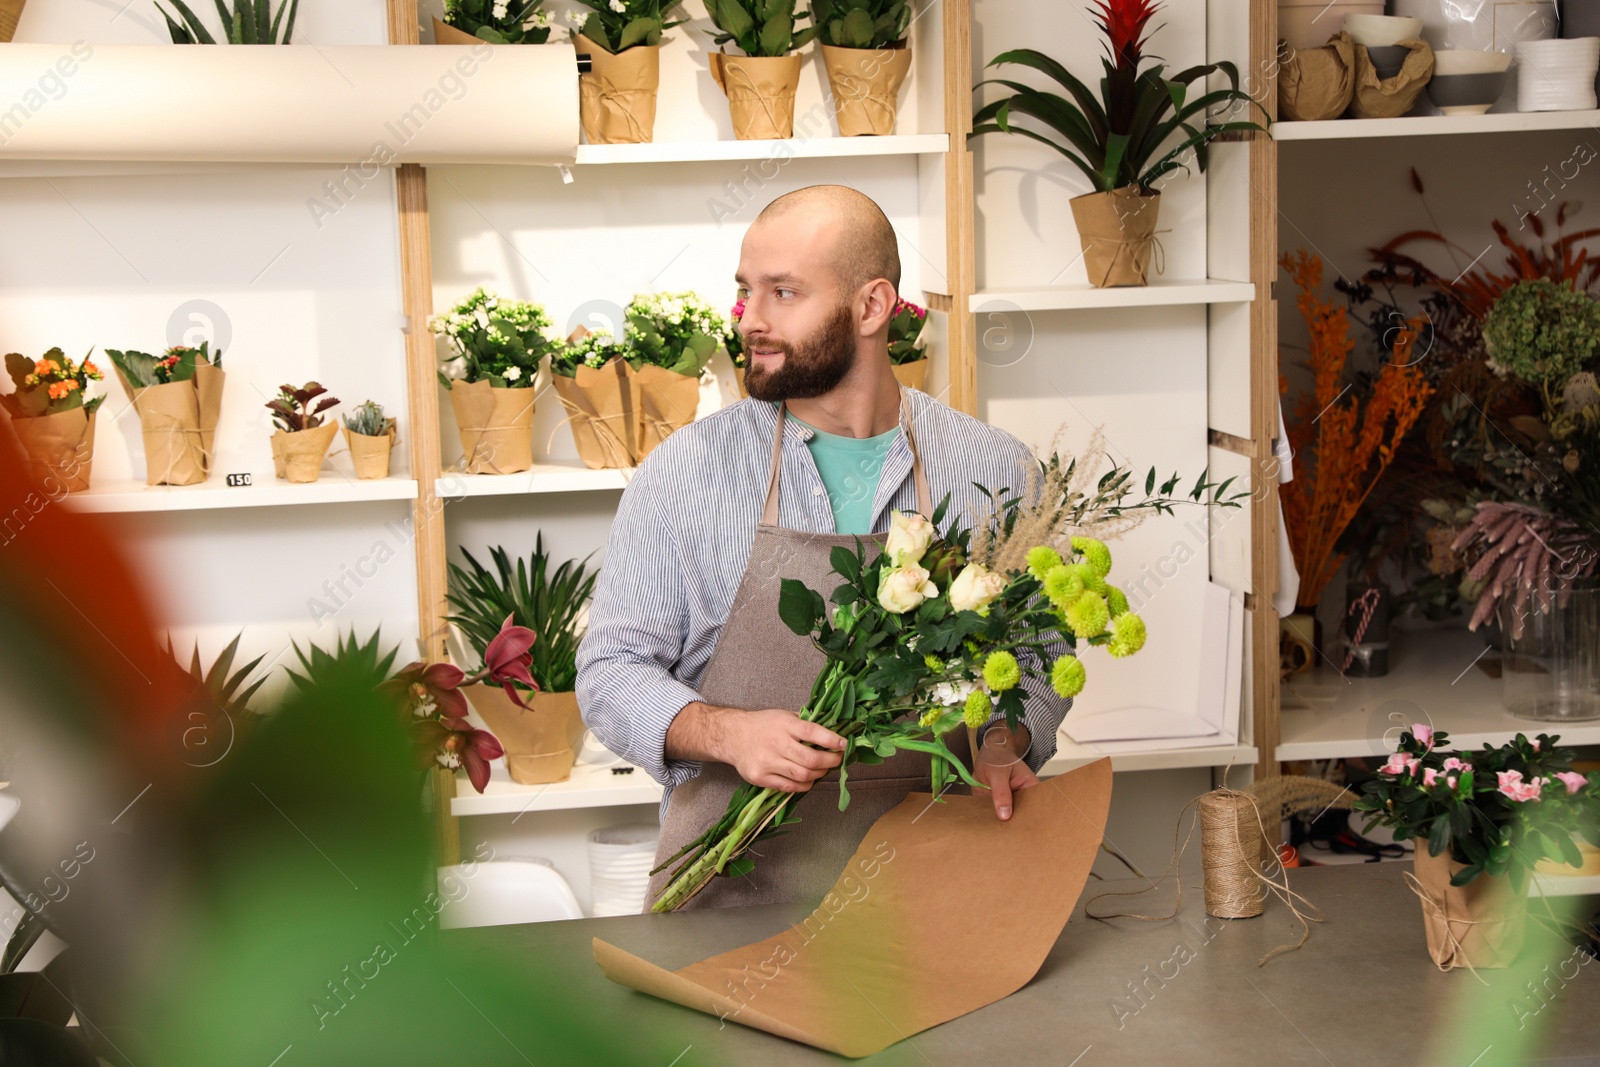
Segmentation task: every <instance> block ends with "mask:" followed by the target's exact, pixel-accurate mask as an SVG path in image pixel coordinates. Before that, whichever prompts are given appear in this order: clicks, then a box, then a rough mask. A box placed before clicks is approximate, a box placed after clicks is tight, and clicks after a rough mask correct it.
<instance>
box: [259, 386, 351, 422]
mask: <svg viewBox="0 0 1600 1067" xmlns="http://www.w3.org/2000/svg"><path fill="white" fill-rule="evenodd" d="M326 392H327V390H326V389H324V388H323V387H322V386H320V385H318V384H317V383H316V382H307V383H306V384H305V385H304V386H303V387H302V388H299V389H296V388H295V387H294V386H292V385H280V386H278V395H277V397H276V398H275V399H272V400H269V401H267V403H266V407H267V409H268V410H270V411H271V412H272V424H273V425H274V426H276V427H278V429H280V430H283V431H284V432H285V433H298V432H299V431H301V430H312V429H315V428H316V427H318V426H321V425H322V413H323V412H324V411H327V410H328V409H329V408H331V407H333V406H334V405H335V404H337V403H338V402H339V398H338V397H335V396H323V394H324V393H326ZM319 396H320V397H322V399H321V400H318V401H317V406H316V407H314V408H313V407H312V406H311V402H312V401H313V400H316V399H317V397H319Z"/></svg>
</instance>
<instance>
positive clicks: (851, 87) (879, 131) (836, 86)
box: [820, 41, 911, 137]
mask: <svg viewBox="0 0 1600 1067" xmlns="http://www.w3.org/2000/svg"><path fill="white" fill-rule="evenodd" d="M898 45H899V47H895V46H894V45H891V46H889V47H888V48H835V47H834V46H833V45H829V44H824V45H821V46H820V47H821V48H822V62H823V65H824V66H826V67H827V69H828V86H829V88H830V90H831V91H832V93H833V109H834V111H835V113H836V114H837V115H838V118H839V136H841V137H859V136H862V135H864V134H876V135H877V136H880V137H884V136H887V135H889V134H891V133H893V132H894V117H895V112H896V110H897V109H898V106H899V104H898V101H899V96H900V86H902V85H903V84H905V80H906V74H907V72H908V71H910V70H911V45H910V44H909V43H908V42H905V41H901V42H898Z"/></svg>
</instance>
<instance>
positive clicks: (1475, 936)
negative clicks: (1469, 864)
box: [1412, 838, 1528, 971]
mask: <svg viewBox="0 0 1600 1067" xmlns="http://www.w3.org/2000/svg"><path fill="white" fill-rule="evenodd" d="M1413 857H1414V864H1415V868H1416V879H1415V880H1416V882H1417V885H1415V886H1413V887H1412V892H1414V893H1416V894H1417V896H1418V898H1419V899H1420V901H1421V903H1422V923H1423V928H1424V929H1425V930H1426V931H1427V936H1428V955H1430V956H1432V957H1433V962H1434V963H1436V964H1438V965H1439V967H1440V969H1441V970H1446V971H1448V970H1451V969H1453V968H1456V967H1474V968H1476V967H1508V966H1510V965H1511V964H1512V963H1513V962H1514V961H1515V960H1516V958H1517V955H1518V953H1520V952H1521V951H1522V942H1523V937H1524V935H1525V933H1526V931H1527V911H1528V896H1527V892H1526V888H1524V891H1523V892H1517V891H1515V890H1513V889H1512V888H1511V879H1509V878H1507V877H1505V876H1504V875H1500V876H1497V877H1490V876H1488V875H1479V876H1478V877H1476V878H1474V879H1473V880H1472V881H1470V882H1468V883H1467V884H1466V885H1464V886H1453V885H1451V884H1450V878H1451V876H1452V875H1454V874H1455V873H1456V872H1457V871H1459V870H1461V869H1462V867H1464V866H1465V864H1461V863H1457V862H1456V861H1455V860H1453V859H1451V858H1450V854H1449V852H1441V853H1440V854H1439V855H1437V856H1430V855H1429V854H1428V843H1427V842H1426V841H1425V840H1422V839H1420V838H1419V839H1418V840H1417V848H1416V851H1415V852H1414V853H1413Z"/></svg>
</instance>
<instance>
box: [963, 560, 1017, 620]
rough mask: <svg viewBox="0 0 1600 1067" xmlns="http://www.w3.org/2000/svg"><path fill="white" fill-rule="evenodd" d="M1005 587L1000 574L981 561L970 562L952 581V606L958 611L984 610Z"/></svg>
mask: <svg viewBox="0 0 1600 1067" xmlns="http://www.w3.org/2000/svg"><path fill="white" fill-rule="evenodd" d="M1005 587H1006V582H1005V579H1004V578H1002V577H1000V575H998V574H992V573H990V571H989V569H988V568H986V567H985V566H984V565H983V564H981V563H969V564H967V565H966V566H965V567H963V568H961V573H960V574H958V575H956V580H955V581H953V582H951V583H950V606H951V607H952V608H954V609H955V610H957V611H982V610H983V609H984V608H986V607H988V606H989V605H990V604H991V603H992V602H993V601H994V598H995V597H997V596H999V595H1000V593H1001V591H1002V590H1003V589H1005Z"/></svg>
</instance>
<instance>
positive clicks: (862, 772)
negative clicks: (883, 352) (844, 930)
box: [645, 389, 969, 911]
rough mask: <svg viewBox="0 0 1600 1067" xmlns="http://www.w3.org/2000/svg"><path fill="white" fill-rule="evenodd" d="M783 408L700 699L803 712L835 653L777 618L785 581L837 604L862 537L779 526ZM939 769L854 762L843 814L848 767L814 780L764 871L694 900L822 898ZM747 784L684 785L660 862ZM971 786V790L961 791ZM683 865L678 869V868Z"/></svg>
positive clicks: (714, 770) (762, 849)
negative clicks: (844, 564) (836, 568)
mask: <svg viewBox="0 0 1600 1067" xmlns="http://www.w3.org/2000/svg"><path fill="white" fill-rule="evenodd" d="M904 397H905V392H904V390H903V389H902V390H901V398H902V399H901V426H902V428H903V429H904V430H905V434H906V443H907V444H908V445H909V446H910V447H911V469H912V477H913V478H914V479H915V481H916V488H917V510H918V511H919V512H921V513H922V514H923V515H925V516H929V517H931V516H932V514H933V509H932V504H931V501H930V493H929V490H928V479H927V475H926V474H925V473H924V471H923V469H922V459H921V457H920V456H919V455H918V454H917V442H916V438H915V437H914V436H913V434H912V430H911V419H910V412H909V409H908V407H907V405H906V404H905V400H904ZM784 415H785V408H784V406H783V405H779V407H778V428H777V431H776V439H775V440H774V441H773V443H772V470H771V473H770V474H769V476H768V480H767V497H766V505H765V507H764V508H763V509H762V513H761V524H760V525H759V526H757V527H756V534H755V539H754V540H753V541H752V542H751V545H750V560H749V562H748V563H747V564H746V565H745V570H744V576H743V577H742V578H741V579H740V581H739V588H738V591H737V592H736V593H735V594H734V598H733V606H732V607H731V608H730V609H729V610H728V619H727V622H726V623H724V624H723V627H722V633H721V634H720V635H719V636H718V638H717V644H716V647H715V648H713V649H712V652H711V659H710V661H709V662H708V663H707V664H706V670H705V675H704V676H703V677H702V678H701V681H700V686H699V692H700V696H701V699H702V700H704V701H705V702H706V703H707V704H714V705H719V706H722V707H730V708H742V709H745V710H749V711H756V710H761V709H764V708H783V709H785V710H788V711H799V710H800V709H801V708H802V707H803V706H804V705H805V702H806V700H807V699H808V698H809V697H810V695H811V686H812V684H813V683H814V682H815V681H816V677H817V674H818V672H819V671H820V670H821V669H822V666H823V663H824V657H823V654H822V653H821V652H820V651H819V650H818V649H817V648H816V647H815V646H814V645H812V643H811V639H810V638H809V637H802V636H799V635H798V634H796V633H794V632H793V631H791V630H790V629H789V628H788V627H787V626H786V625H784V623H783V621H782V620H781V619H780V618H779V617H778V593H779V590H780V588H781V585H780V583H781V581H782V579H784V578H795V579H798V580H800V581H802V582H804V583H805V584H806V585H808V586H810V587H811V588H812V589H815V590H816V591H818V592H819V593H821V594H822V596H823V598H824V599H827V598H828V597H829V596H830V595H831V594H832V592H833V590H834V588H835V587H836V586H838V585H839V583H840V582H841V581H842V580H843V579H841V578H840V577H839V576H838V575H836V574H834V573H833V565H832V563H831V562H830V554H831V553H832V551H833V549H834V547H835V546H837V545H843V546H845V547H847V548H852V549H853V548H854V547H855V545H856V541H857V540H858V538H857V536H856V535H852V534H818V533H804V532H802V531H800V530H788V529H784V528H783V527H781V526H779V525H778V487H779V482H780V480H781V478H780V473H781V468H782V465H783V423H784ZM886 536H887V535H886V534H881V533H880V534H866V535H862V536H860V538H859V540H861V541H862V542H871V543H875V544H879V545H881V544H882V543H883V541H884V538H885V537H886ZM948 740H949V741H951V742H955V743H954V744H952V745H951V748H952V750H953V751H954V752H955V753H956V754H957V755H958V756H960V757H961V758H962V759H964V760H965V759H966V757H967V753H968V751H969V750H968V747H967V744H966V740H967V739H966V737H965V736H964V733H963V732H962V731H957V732H956V733H955V734H953V735H951V736H950V738H948ZM930 772H931V757H929V756H927V755H925V754H923V753H920V752H904V751H902V752H897V753H895V754H894V755H893V756H891V757H889V758H888V759H886V760H884V761H883V762H882V763H879V764H865V763H856V764H852V765H851V767H850V777H849V786H850V806H849V807H848V808H847V809H846V810H844V811H840V810H839V775H838V772H837V771H830V772H828V775H827V776H826V777H825V778H822V779H819V780H818V781H817V782H816V783H815V784H813V785H812V787H811V792H812V793H813V794H814V795H813V796H809V797H805V798H803V799H802V800H800V801H799V802H798V803H797V804H796V805H795V806H794V807H793V808H792V809H791V810H793V811H794V813H795V814H797V815H799V817H800V819H801V822H800V823H798V824H796V825H795V826H794V827H793V828H791V829H789V830H788V831H786V832H785V833H783V834H782V835H780V836H776V837H770V838H767V839H766V840H765V841H762V842H760V843H759V844H757V845H756V846H755V847H754V848H753V849H751V851H750V855H751V856H752V858H754V859H755V863H756V867H755V870H754V871H753V872H751V873H750V874H747V875H743V876H741V877H737V878H731V877H724V876H718V877H716V878H713V879H712V880H711V881H710V882H709V883H708V884H707V885H706V886H705V888H704V889H702V890H701V891H700V892H699V893H697V894H696V895H695V896H694V897H693V898H691V899H690V900H689V901H688V902H687V903H686V904H685V905H683V907H684V908H685V909H687V908H726V907H735V906H743V905H750V904H779V903H788V902H790V901H814V900H821V899H822V897H823V895H824V894H825V893H827V891H828V890H829V889H831V888H832V887H833V884H834V882H835V880H836V879H837V878H838V877H839V874H840V872H841V871H842V870H843V869H844V865H845V861H846V860H848V859H849V858H850V855H851V854H852V853H853V852H854V851H855V849H856V846H857V845H859V844H860V843H861V839H862V838H863V837H865V836H866V833H867V831H868V830H869V829H870V828H871V827H872V824H873V823H874V822H876V821H877V820H878V818H879V816H881V815H883V814H884V813H885V812H887V811H888V810H889V809H891V808H893V807H894V806H895V805H896V804H898V803H900V801H902V800H904V799H905V797H906V794H907V793H910V792H911V791H912V790H914V789H923V790H926V789H928V788H929V786H930ZM741 781H742V779H741V778H740V777H739V772H738V771H736V770H734V768H732V767H730V766H729V765H727V764H725V763H711V762H707V763H706V764H704V766H703V767H702V769H701V772H700V775H699V777H697V778H694V779H692V780H691V781H689V782H686V783H684V784H683V785H680V786H678V787H677V788H676V789H674V790H673V792H672V799H671V800H670V801H669V802H668V804H667V813H666V816H665V817H664V818H663V819H662V822H661V842H660V844H659V846H658V847H657V849H656V860H655V861H656V863H658V864H659V863H661V862H662V861H663V860H665V859H666V858H667V857H668V856H671V855H673V854H674V853H676V852H677V851H678V850H679V849H681V848H682V847H683V846H684V845H686V844H688V843H689V842H690V841H693V840H694V839H695V838H697V837H699V836H700V835H701V834H703V833H704V832H705V831H706V828H707V827H708V826H710V825H711V824H712V823H714V822H715V821H716V820H717V819H718V818H720V817H721V816H722V814H723V812H725V811H726V810H727V808H728V800H729V798H730V797H731V796H732V795H733V791H734V789H736V788H737V787H738V786H739V785H740V783H741ZM952 791H954V790H952ZM961 791H962V792H965V791H966V788H965V787H961ZM680 863H681V861H680ZM677 866H679V864H674V865H673V868H676V867H677ZM673 868H669V869H668V870H665V871H661V872H660V873H658V874H656V875H655V876H654V877H652V878H651V879H650V890H649V893H648V895H647V898H646V901H645V911H649V910H650V902H651V901H653V900H655V898H656V896H657V895H659V894H660V892H661V890H662V889H663V888H664V887H665V886H666V885H667V883H668V881H670V878H671V875H672V873H673Z"/></svg>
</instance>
